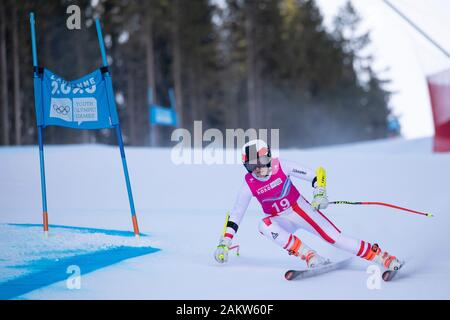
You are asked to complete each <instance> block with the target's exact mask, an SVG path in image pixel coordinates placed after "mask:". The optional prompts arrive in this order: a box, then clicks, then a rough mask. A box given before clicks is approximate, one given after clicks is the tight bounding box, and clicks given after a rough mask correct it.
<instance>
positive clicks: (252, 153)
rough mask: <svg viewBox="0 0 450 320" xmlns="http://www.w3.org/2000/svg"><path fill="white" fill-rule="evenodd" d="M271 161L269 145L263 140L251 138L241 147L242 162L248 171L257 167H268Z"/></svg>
mask: <svg viewBox="0 0 450 320" xmlns="http://www.w3.org/2000/svg"><path fill="white" fill-rule="evenodd" d="M271 161H272V158H271V153H270V147H269V146H268V145H267V143H265V142H264V141H263V140H260V139H255V140H251V141H249V142H247V143H246V144H244V146H243V147H242V163H243V164H244V167H245V169H247V171H248V172H253V171H254V170H255V169H256V168H257V167H270V165H271Z"/></svg>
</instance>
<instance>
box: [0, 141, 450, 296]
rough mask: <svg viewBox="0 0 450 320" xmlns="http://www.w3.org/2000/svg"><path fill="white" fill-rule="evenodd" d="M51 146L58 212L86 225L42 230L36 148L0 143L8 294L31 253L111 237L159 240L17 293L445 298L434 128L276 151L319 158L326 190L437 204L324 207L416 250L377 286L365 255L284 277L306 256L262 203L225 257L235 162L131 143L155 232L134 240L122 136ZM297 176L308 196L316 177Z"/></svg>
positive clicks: (108, 241) (366, 235) (446, 160)
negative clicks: (288, 242)
mask: <svg viewBox="0 0 450 320" xmlns="http://www.w3.org/2000/svg"><path fill="white" fill-rule="evenodd" d="M45 152H46V153H45V159H46V176H47V197H48V212H49V221H50V224H51V225H57V226H70V227H80V228H66V227H59V228H58V227H53V228H52V227H51V228H50V234H49V238H48V239H45V238H44V237H43V236H42V233H41V231H40V228H39V227H38V226H33V224H40V223H41V211H42V208H41V192H40V176H39V162H38V160H39V154H38V149H37V148H36V147H9V148H0V290H3V291H4V292H1V291H0V295H1V296H6V297H7V296H8V294H5V290H12V289H11V288H10V287H8V286H7V285H6V286H5V283H6V284H7V283H8V282H7V280H11V279H16V284H17V283H19V284H20V279H25V280H24V281H27V279H29V278H27V277H23V275H26V274H33V272H35V269H34V268H33V267H31V266H35V265H33V262H35V261H40V260H45V259H46V260H52V259H53V260H55V259H62V261H65V260H64V259H65V258H67V257H68V256H70V257H74V256H78V255H79V256H85V255H86V254H91V255H90V256H89V257H97V259H98V258H99V257H100V258H101V257H105V255H103V256H102V253H103V254H104V253H105V252H108V251H105V250H111V251H110V255H115V254H116V253H115V251H114V250H113V249H116V248H131V249H129V250H131V251H132V250H133V248H134V249H136V248H157V249H160V251H156V252H154V251H151V252H147V253H146V252H141V253H140V254H129V255H127V254H125V255H124V256H123V257H122V258H123V259H117V260H118V261H116V260H111V264H109V265H102V266H101V267H97V268H91V269H89V270H87V271H86V270H83V267H81V270H80V271H81V288H80V289H75V290H70V289H68V288H67V282H66V280H65V278H67V277H68V276H69V275H67V274H64V275H63V276H61V277H60V278H59V279H60V280H58V281H57V282H55V283H52V284H46V285H45V286H44V287H35V288H34V290H33V291H30V292H28V293H23V294H20V295H18V296H15V297H14V298H17V299H449V298H450V273H449V270H450V251H449V250H448V248H449V247H450V233H449V232H448V228H449V227H450V213H449V209H450V196H449V194H450V192H449V191H450V187H449V186H448V181H449V180H450V154H433V153H432V152H431V140H430V139H420V140H402V139H394V140H386V141H376V142H370V143H359V144H353V145H346V146H338V147H329V148H317V149H310V150H281V151H280V156H281V157H283V158H287V159H290V160H294V161H297V162H298V163H301V164H303V165H306V166H309V167H311V168H315V167H316V166H319V165H322V166H324V167H325V168H326V169H327V174H328V193H329V198H330V200H352V201H384V202H388V203H393V204H397V205H400V206H405V207H410V208H413V209H416V210H421V211H428V212H431V213H433V214H435V218H432V219H430V218H425V217H423V216H418V215H413V214H407V213H404V212H401V211H397V210H394V209H390V208H385V207H376V206H370V207H364V206H345V205H342V206H330V207H329V208H328V209H327V210H326V211H325V213H326V214H327V215H328V217H329V218H330V219H331V220H333V221H334V222H335V224H337V225H338V227H340V228H341V229H342V230H343V232H345V233H348V234H351V235H353V236H355V237H360V238H362V239H365V240H368V241H370V242H378V243H379V244H380V246H381V247H382V248H383V249H387V250H388V251H389V252H391V253H393V254H395V255H397V256H398V257H399V258H401V259H405V260H406V261H407V263H406V265H405V267H404V269H402V272H401V273H400V274H399V276H398V278H396V281H393V282H390V283H381V287H380V288H379V289H369V288H368V286H367V281H368V279H369V278H370V277H371V276H372V275H371V274H369V273H366V269H367V267H368V266H370V265H369V264H368V263H367V262H366V261H361V260H358V259H357V258H355V259H354V260H353V262H352V263H351V265H350V266H349V267H348V268H346V269H345V270H339V271H335V272H331V273H328V274H325V275H322V276H318V277H315V278H310V279H305V280H304V281H293V282H288V281H286V280H285V279H284V277H283V274H284V272H285V271H286V270H287V269H289V268H299V267H303V262H302V261H299V260H297V259H295V258H293V257H290V256H288V255H287V254H286V253H285V252H283V250H281V249H280V248H278V247H277V246H275V245H274V244H272V243H271V242H270V241H268V240H266V239H265V238H263V237H262V236H261V235H260V234H259V233H258V231H257V225H258V222H259V220H260V219H261V218H262V217H263V215H262V213H261V212H260V210H259V207H258V205H257V203H256V201H255V200H253V201H252V204H251V206H250V208H249V211H248V213H247V215H246V217H245V218H244V220H243V222H242V224H241V226H240V228H239V233H238V234H237V236H236V237H235V241H234V242H235V243H236V244H239V245H240V256H235V255H234V253H231V255H230V259H229V262H228V263H227V264H225V265H218V264H217V263H216V262H215V261H214V259H213V252H214V249H215V247H216V245H217V241H218V239H219V236H220V232H221V230H222V227H223V222H224V218H225V214H226V212H227V211H228V210H230V208H231V206H232V204H233V201H234V197H235V194H236V192H237V190H238V188H239V186H240V184H241V183H242V179H243V174H244V169H243V168H242V166H241V165H239V164H235V165H175V164H173V163H172V161H171V150H170V149H148V148H126V153H127V159H128V167H129V171H130V177H131V183H132V188H133V194H134V198H135V204H136V210H137V215H138V219H139V224H140V228H141V232H142V233H144V234H146V235H147V236H145V237H141V239H140V240H136V239H134V238H133V237H129V236H128V234H127V233H126V232H122V231H130V230H131V229H132V225H131V218H130V213H129V207H128V199H127V193H126V189H125V183H124V178H123V173H122V167H121V162H120V154H119V150H118V149H117V148H116V147H109V146H101V145H75V146H48V147H46V149H45ZM294 183H295V184H296V185H297V186H298V187H299V188H300V190H301V191H303V194H304V195H305V196H306V197H310V196H311V193H312V190H311V188H310V186H309V184H308V183H306V182H302V181H298V180H294ZM11 224H15V225H11ZM30 224H32V225H31V226H30ZM83 228H91V229H83ZM97 229H102V230H97ZM105 230H106V231H105ZM107 230H113V231H107ZM299 236H300V237H302V239H304V240H305V242H307V243H308V244H309V245H310V246H312V247H313V248H315V249H317V250H318V251H319V252H320V253H322V255H325V256H329V257H330V258H332V259H335V260H337V259H341V258H344V257H346V256H347V254H346V253H342V252H339V251H338V250H337V249H335V248H333V247H331V246H330V245H328V244H326V243H324V242H323V241H321V240H320V239H318V238H315V237H314V236H312V235H309V234H306V233H304V232H302V231H299ZM127 250H128V249H127ZM126 252H127V253H130V251H126ZM108 261H109V260H108ZM71 262H73V261H72V260H71ZM54 272H61V271H60V270H59V269H58V270H55V271H54ZM21 276H22V277H23V278H21ZM23 285H24V286H26V285H27V284H26V283H25V284H23ZM7 293H8V292H7ZM2 294H3V295H2Z"/></svg>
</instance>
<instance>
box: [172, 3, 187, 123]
mask: <svg viewBox="0 0 450 320" xmlns="http://www.w3.org/2000/svg"><path fill="white" fill-rule="evenodd" d="M179 9H180V1H179V0H174V1H173V11H172V13H173V23H172V54H173V80H174V87H175V99H176V102H177V115H178V123H179V126H183V125H184V118H183V116H184V115H183V111H184V110H183V108H184V104H183V90H182V84H181V82H182V73H181V43H180V14H179Z"/></svg>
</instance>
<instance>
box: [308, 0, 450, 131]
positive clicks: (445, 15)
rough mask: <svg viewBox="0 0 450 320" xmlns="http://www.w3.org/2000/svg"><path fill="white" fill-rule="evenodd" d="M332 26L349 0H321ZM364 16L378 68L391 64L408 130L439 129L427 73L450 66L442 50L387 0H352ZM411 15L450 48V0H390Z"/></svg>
mask: <svg viewBox="0 0 450 320" xmlns="http://www.w3.org/2000/svg"><path fill="white" fill-rule="evenodd" d="M316 1H317V4H318V5H319V7H320V9H321V11H322V13H323V15H324V18H325V22H326V24H327V25H328V26H329V25H330V24H331V22H332V19H333V17H334V15H335V14H336V13H337V11H338V9H339V8H340V7H341V6H343V5H344V4H345V3H346V0H316ZM351 2H352V4H353V5H354V7H355V9H356V10H357V11H358V13H359V14H360V15H361V17H362V18H363V21H362V28H364V29H366V30H370V31H371V38H372V47H371V48H370V50H371V52H372V53H373V54H374V56H375V58H376V60H375V69H376V70H383V69H385V68H386V67H389V68H390V70H389V71H388V72H386V73H385V74H384V75H386V76H388V77H389V78H390V79H391V80H392V84H391V86H390V89H391V90H393V91H395V92H397V93H396V94H395V95H394V96H393V97H392V99H391V103H390V105H391V107H392V109H393V110H394V113H395V114H396V115H398V116H400V123H401V125H402V134H403V135H404V136H405V137H406V138H418V137H424V136H430V135H433V134H434V125H433V120H432V114H431V106H430V101H429V96H428V89H427V83H426V78H425V77H426V75H428V74H431V73H434V72H437V71H441V70H443V69H445V68H450V61H449V59H448V58H446V57H445V56H444V55H443V54H442V53H441V52H440V51H438V50H437V49H435V48H434V47H433V46H431V45H430V44H429V43H428V42H427V41H426V40H424V38H423V37H422V36H421V35H420V34H418V33H417V32H416V31H415V30H414V29H413V28H412V27H410V26H409V25H408V24H407V23H406V22H405V21H404V20H402V19H401V18H400V17H399V16H398V15H397V14H396V13H395V12H394V11H393V10H392V9H390V8H389V7H388V6H387V5H386V4H385V3H384V2H383V1H382V0H351ZM390 2H391V3H392V4H393V5H394V6H396V7H397V8H398V9H399V10H401V11H402V12H403V13H404V14H405V15H406V16H407V17H408V18H410V19H411V20H413V21H414V22H415V23H416V24H417V25H418V26H419V27H420V28H421V29H422V30H424V31H425V32H426V33H427V34H428V35H429V36H430V37H431V38H433V39H434V40H435V41H436V42H437V43H439V45H440V46H441V47H443V48H444V49H446V51H447V52H450V36H449V31H450V1H449V0H427V1H424V0H390Z"/></svg>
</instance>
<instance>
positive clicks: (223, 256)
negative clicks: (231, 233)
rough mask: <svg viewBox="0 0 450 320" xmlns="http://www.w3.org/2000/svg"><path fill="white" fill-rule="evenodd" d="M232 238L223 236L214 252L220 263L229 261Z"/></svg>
mask: <svg viewBox="0 0 450 320" xmlns="http://www.w3.org/2000/svg"><path fill="white" fill-rule="evenodd" d="M230 246H231V239H230V238H228V237H223V236H222V237H221V238H220V241H219V245H218V246H217V248H216V251H215V252H214V258H215V259H216V261H217V262H219V263H224V262H227V261H228V251H229V250H230Z"/></svg>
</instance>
